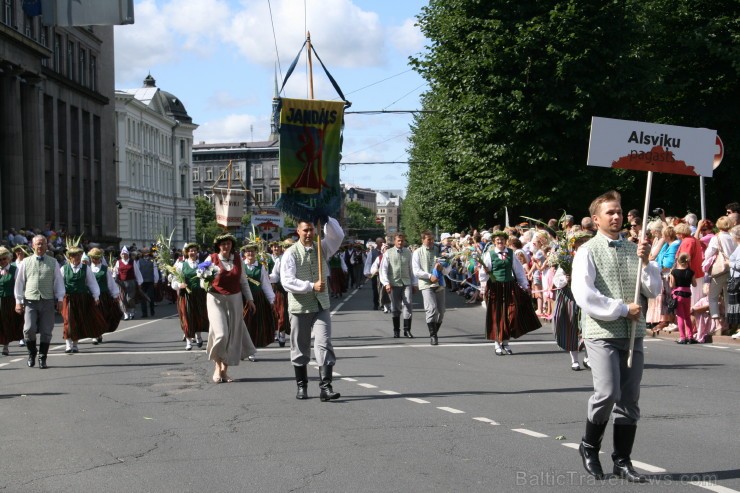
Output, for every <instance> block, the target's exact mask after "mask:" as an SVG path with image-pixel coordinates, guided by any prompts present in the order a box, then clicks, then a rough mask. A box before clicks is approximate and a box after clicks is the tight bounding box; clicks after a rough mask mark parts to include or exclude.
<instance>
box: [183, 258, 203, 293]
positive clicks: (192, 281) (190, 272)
mask: <svg viewBox="0 0 740 493" xmlns="http://www.w3.org/2000/svg"><path fill="white" fill-rule="evenodd" d="M197 273H198V267H197V264H196V267H190V262H188V261H187V260H186V261H184V262H183V263H182V277H184V278H185V283H186V284H187V286H188V288H190V292H191V293H192V292H193V291H194V290H196V289H202V288H201V287H200V278H199V277H198V275H197Z"/></svg>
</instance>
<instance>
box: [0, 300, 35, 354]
mask: <svg viewBox="0 0 740 493" xmlns="http://www.w3.org/2000/svg"><path fill="white" fill-rule="evenodd" d="M34 337H35V336H34ZM21 339H23V314H22V313H20V314H18V313H16V311H15V297H13V296H6V297H4V298H0V344H2V345H5V344H10V343H11V342H13V341H20V340H21Z"/></svg>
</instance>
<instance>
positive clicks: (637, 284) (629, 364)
mask: <svg viewBox="0 0 740 493" xmlns="http://www.w3.org/2000/svg"><path fill="white" fill-rule="evenodd" d="M652 188H653V172H652V171H648V175H647V186H646V187H645V206H644V207H643V209H642V217H643V227H642V228H640V240H639V244H642V242H643V241H645V229H646V228H645V226H644V225H645V220H646V219H647V217H648V212H649V211H650V192H651V190H652ZM639 244H638V245H639ZM642 269H643V265H642V259H640V264H639V265H638V266H637V280H636V281H635V297H634V298H633V303H638V300H639V299H640V279H641V278H642ZM636 332H637V321H636V320H633V321H632V326H631V330H630V349H629V355H628V356H627V368H632V355H633V353H634V350H635V333H636Z"/></svg>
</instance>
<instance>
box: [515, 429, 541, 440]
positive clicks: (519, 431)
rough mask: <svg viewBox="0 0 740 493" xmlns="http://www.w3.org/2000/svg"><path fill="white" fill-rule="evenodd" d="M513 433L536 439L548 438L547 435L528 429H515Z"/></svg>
mask: <svg viewBox="0 0 740 493" xmlns="http://www.w3.org/2000/svg"><path fill="white" fill-rule="evenodd" d="M511 431H516V432H517V433H523V434H525V435H529V436H531V437H535V438H547V435H545V434H544V433H540V432H538V431H532V430H528V429H526V428H513V429H512V430H511Z"/></svg>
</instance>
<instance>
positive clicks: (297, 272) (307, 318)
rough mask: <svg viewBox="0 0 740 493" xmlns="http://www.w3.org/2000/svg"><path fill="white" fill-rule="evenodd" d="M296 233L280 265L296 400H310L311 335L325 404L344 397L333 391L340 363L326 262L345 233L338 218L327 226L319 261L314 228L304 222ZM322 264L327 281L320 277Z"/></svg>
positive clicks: (299, 224) (321, 396)
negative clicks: (308, 367)
mask: <svg viewBox="0 0 740 493" xmlns="http://www.w3.org/2000/svg"><path fill="white" fill-rule="evenodd" d="M296 232H297V233H298V239H299V241H298V242H297V243H296V244H294V245H293V246H291V247H290V248H288V249H287V250H286V251H285V253H284V254H283V256H282V260H281V263H280V280H281V281H282V283H283V287H284V288H285V290H286V291H287V292H288V312H289V313H290V361H291V363H292V364H293V369H294V371H295V378H296V383H297V386H298V392H297V393H296V399H301V400H303V399H308V388H307V387H308V370H307V367H306V365H308V362H309V360H310V358H311V332H313V335H314V354H315V356H316V362H317V363H318V365H319V376H320V378H321V383H320V384H319V388H320V389H321V392H320V394H319V397H320V399H321V401H322V402H325V401H329V400H332V399H338V398H339V397H340V394H339V393H338V392H334V389H333V388H332V371H333V367H334V364H335V363H336V356H335V354H334V346H333V345H332V342H331V315H330V312H329V308H330V306H329V305H330V301H329V294H328V293H327V292H326V274H327V273H328V272H329V266H328V265H327V262H326V259H327V258H329V257H331V256H332V255H334V253H335V252H336V251H337V249H338V248H339V245H341V244H342V239H343V238H344V231H342V227H341V226H340V225H339V223H338V222H337V220H336V219H334V218H331V217H330V218H329V219H328V221H327V223H326V225H325V226H324V234H325V238H324V239H323V240H321V254H322V258H321V260H319V257H318V251H317V248H316V245H315V243H314V225H313V224H312V223H311V222H308V221H305V220H302V221H299V222H298V225H297V228H296ZM319 261H321V262H322V265H323V267H322V270H323V276H324V277H323V278H320V277H319V269H318V266H319Z"/></svg>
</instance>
